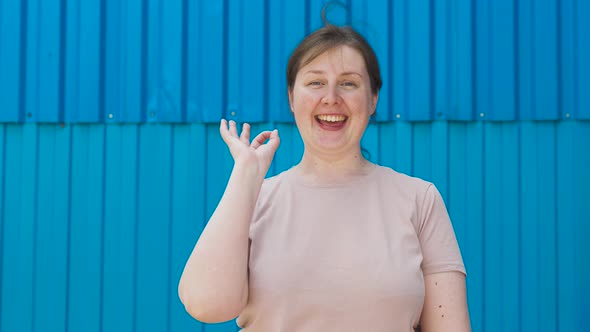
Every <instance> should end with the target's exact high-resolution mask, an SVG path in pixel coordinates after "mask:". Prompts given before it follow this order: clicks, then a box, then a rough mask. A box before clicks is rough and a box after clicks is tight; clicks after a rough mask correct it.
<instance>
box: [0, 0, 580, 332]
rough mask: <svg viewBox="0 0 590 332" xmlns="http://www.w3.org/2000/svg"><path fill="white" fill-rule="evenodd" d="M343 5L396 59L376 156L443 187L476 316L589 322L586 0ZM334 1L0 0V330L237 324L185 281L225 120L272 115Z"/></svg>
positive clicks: (494, 325)
mask: <svg viewBox="0 0 590 332" xmlns="http://www.w3.org/2000/svg"><path fill="white" fill-rule="evenodd" d="M345 2H346V4H347V5H348V6H349V7H350V8H351V11H350V12H345V11H343V10H340V9H334V10H333V11H331V12H330V14H329V17H330V18H332V19H333V20H334V21H336V22H337V23H342V22H352V23H353V25H354V26H355V27H357V28H358V29H359V30H360V31H361V32H362V33H363V34H364V35H365V36H367V38H368V39H369V40H370V41H371V42H372V43H373V44H374V46H375V48H376V51H377V53H378V55H379V57H380V60H381V66H382V71H383V73H384V80H385V84H384V89H383V90H382V94H381V97H380V101H379V106H378V115H377V123H373V124H371V126H370V127H369V129H368V130H367V133H366V135H365V138H364V142H363V145H364V146H365V147H366V148H367V149H368V150H369V151H370V154H371V159H372V160H373V161H375V162H379V163H381V164H383V165H387V166H391V167H394V168H395V169H397V170H399V171H401V172H405V173H409V174H413V175H417V176H420V177H423V178H425V179H427V180H430V181H433V182H434V183H435V184H436V185H437V186H438V187H439V189H440V191H441V193H442V194H443V196H444V198H445V200H446V202H447V205H448V207H449V211H450V214H451V217H452V220H453V224H454V226H455V230H456V232H457V236H458V239H459V243H460V246H461V248H462V252H463V255H464V259H465V263H466V265H467V269H468V274H469V276H468V297H469V305H470V312H471V318H472V324H473V328H474V331H488V332H489V331H568V332H569V331H582V330H584V329H585V328H586V322H585V321H584V318H586V317H589V316H590V310H589V309H588V306H586V305H585V301H586V299H588V298H589V297H590V286H589V284H590V265H589V264H588V263H587V262H588V261H590V244H589V242H588V241H587V239H588V238H589V237H590V189H589V188H590V172H589V171H588V170H590V155H589V154H588V151H590V122H589V121H585V120H588V119H590V93H589V92H590V40H589V38H590V34H588V33H585V32H586V31H590V26H589V24H590V23H589V22H590V2H588V1H581V0H560V1H558V0H542V1H541V0H536V1H534V0H519V1H516V0H494V1H491V0H477V1H460V0H455V1H451V0H446V1H436V2H435V1H422V0H420V1H417V0H412V1H409V0H406V1H402V0H396V1H385V0H379V1H369V0H348V1H345ZM323 3H325V1H322V0H306V1H271V0H255V1H245V0H224V1H190V0H167V1H164V0H126V1H116V0H103V1H101V0H85V1H80V0H59V1H58V0H51V1H39V0H26V1H25V0H0V122H2V123H1V124H0V158H1V159H0V176H1V177H0V181H1V182H0V331H2V332H21V331H24V332H29V331H30V332H34V331H44V332H54V331H55V332H57V331H70V332H73V331H85V332H86V331H148V332H151V331H154V332H156V331H157V332H160V331H170V332H176V331H208V332H211V331H233V330H236V327H235V324H234V323H227V324H219V325H205V324H200V323H198V322H195V321H193V320H192V319H191V318H190V317H189V316H188V315H187V314H186V313H185V312H184V310H183V308H182V305H181V304H180V302H179V300H178V298H177V295H176V286H177V282H178V278H179V276H180V273H181V269H182V267H183V265H184V262H185V260H186V258H187V257H188V255H189V253H190V250H191V248H192V246H193V245H194V242H195V241H196V239H197V237H198V234H199V232H200V230H201V229H202V228H203V226H204V224H205V222H206V220H207V217H208V216H209V215H210V214H211V213H212V212H213V209H214V208H215V206H216V204H217V201H218V200H219V198H220V197H221V195H222V193H223V190H224V185H225V182H226V180H227V178H228V176H229V172H230V170H231V157H230V156H229V154H228V153H227V151H226V149H225V147H224V144H223V142H222V140H221V139H220V138H219V137H218V126H217V124H216V123H210V122H217V121H218V120H219V118H220V117H221V116H226V117H228V118H233V119H236V120H239V121H250V122H256V124H255V125H254V126H253V130H254V131H258V130H262V129H267V128H273V127H278V128H279V131H280V134H281V137H282V144H281V148H280V149H279V151H278V152H277V156H276V158H275V161H274V163H273V166H272V169H271V171H270V173H271V174H275V173H277V172H279V171H281V170H284V169H286V168H288V167H290V166H291V165H293V164H294V163H296V162H297V161H298V159H299V157H300V155H301V152H302V144H301V141H300V139H299V137H298V133H297V131H296V128H295V127H294V126H293V125H292V124H291V123H290V122H291V120H292V119H291V116H290V114H289V111H288V108H287V105H286V98H285V87H284V86H285V84H284V69H285V65H286V61H287V57H288V55H289V53H290V51H291V49H292V48H293V47H294V46H295V45H296V43H297V42H298V41H299V40H300V39H301V38H302V37H303V36H304V35H305V33H307V32H309V31H311V29H313V28H316V27H318V26H320V24H321V22H320V20H319V12H320V9H321V7H322V5H323Z"/></svg>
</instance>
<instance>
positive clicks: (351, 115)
mask: <svg viewBox="0 0 590 332" xmlns="http://www.w3.org/2000/svg"><path fill="white" fill-rule="evenodd" d="M377 97H378V95H377V94H375V95H373V93H372V92H371V83H370V79H369V74H368V73H367V69H366V66H365V61H364V59H363V57H362V55H361V53H360V52H358V51H357V50H356V49H354V48H351V47H349V46H339V47H336V48H333V49H331V50H328V51H327V52H325V53H323V54H321V55H320V56H318V57H317V58H315V59H314V60H313V61H312V62H310V63H309V64H307V65H306V66H304V67H301V68H300V69H299V72H298V73H297V76H296V78H295V84H294V86H293V90H292V91H290V92H289V103H290V104H291V110H292V111H293V113H294V115H295V122H296V123H297V127H298V128H299V132H300V133H301V137H302V138H303V142H304V143H305V148H306V150H307V149H312V150H313V151H314V152H319V153H328V154H337V153H347V152H351V151H358V150H360V141H361V137H362V136H363V133H364V131H365V129H366V128H367V124H368V122H369V118H370V116H371V115H372V114H373V113H374V112H375V105H376V104H377Z"/></svg>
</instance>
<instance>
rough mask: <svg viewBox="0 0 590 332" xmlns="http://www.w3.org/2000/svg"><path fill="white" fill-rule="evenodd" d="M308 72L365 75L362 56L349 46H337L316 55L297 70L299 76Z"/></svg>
mask: <svg viewBox="0 0 590 332" xmlns="http://www.w3.org/2000/svg"><path fill="white" fill-rule="evenodd" d="M310 71H314V72H316V71H322V72H336V73H339V72H356V73H358V74H361V75H363V74H365V73H366V71H367V69H366V66H365V59H364V58H363V56H362V54H361V53H360V52H359V51H358V50H356V49H355V48H352V47H350V46H346V45H343V46H337V47H334V48H331V49H329V50H327V51H325V52H324V53H321V54H320V55H318V56H317V57H316V58H315V59H313V60H312V61H310V62H309V63H308V64H306V65H305V66H303V67H301V68H300V69H299V74H305V73H307V72H310Z"/></svg>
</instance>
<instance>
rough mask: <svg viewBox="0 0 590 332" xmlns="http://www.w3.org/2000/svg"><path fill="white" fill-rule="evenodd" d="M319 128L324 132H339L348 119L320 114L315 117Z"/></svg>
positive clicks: (341, 116)
mask: <svg viewBox="0 0 590 332" xmlns="http://www.w3.org/2000/svg"><path fill="white" fill-rule="evenodd" d="M315 119H316V121H317V122H318V123H319V125H320V127H321V128H322V129H325V130H339V129H341V128H343V127H344V124H345V123H346V120H348V117H347V116H345V115H342V114H330V115H327V114H320V115H316V116H315Z"/></svg>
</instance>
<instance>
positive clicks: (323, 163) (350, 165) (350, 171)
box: [297, 148, 373, 179]
mask: <svg viewBox="0 0 590 332" xmlns="http://www.w3.org/2000/svg"><path fill="white" fill-rule="evenodd" d="M372 166H373V164H371V163H370V162H369V161H368V160H366V159H365V158H364V157H363V155H362V154H361V150H360V148H359V149H358V150H357V151H354V152H351V153H348V154H346V155H338V156H335V155H334V156H330V155H323V154H317V153H313V152H311V151H308V150H307V149H306V150H305V152H304V153H303V158H302V159H301V162H300V163H299V165H297V168H298V169H299V171H300V172H301V174H302V175H305V176H309V177H313V178H315V177H319V178H323V179H338V178H342V177H347V176H355V175H363V174H366V173H367V171H368V170H369V169H371V167H372Z"/></svg>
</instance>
